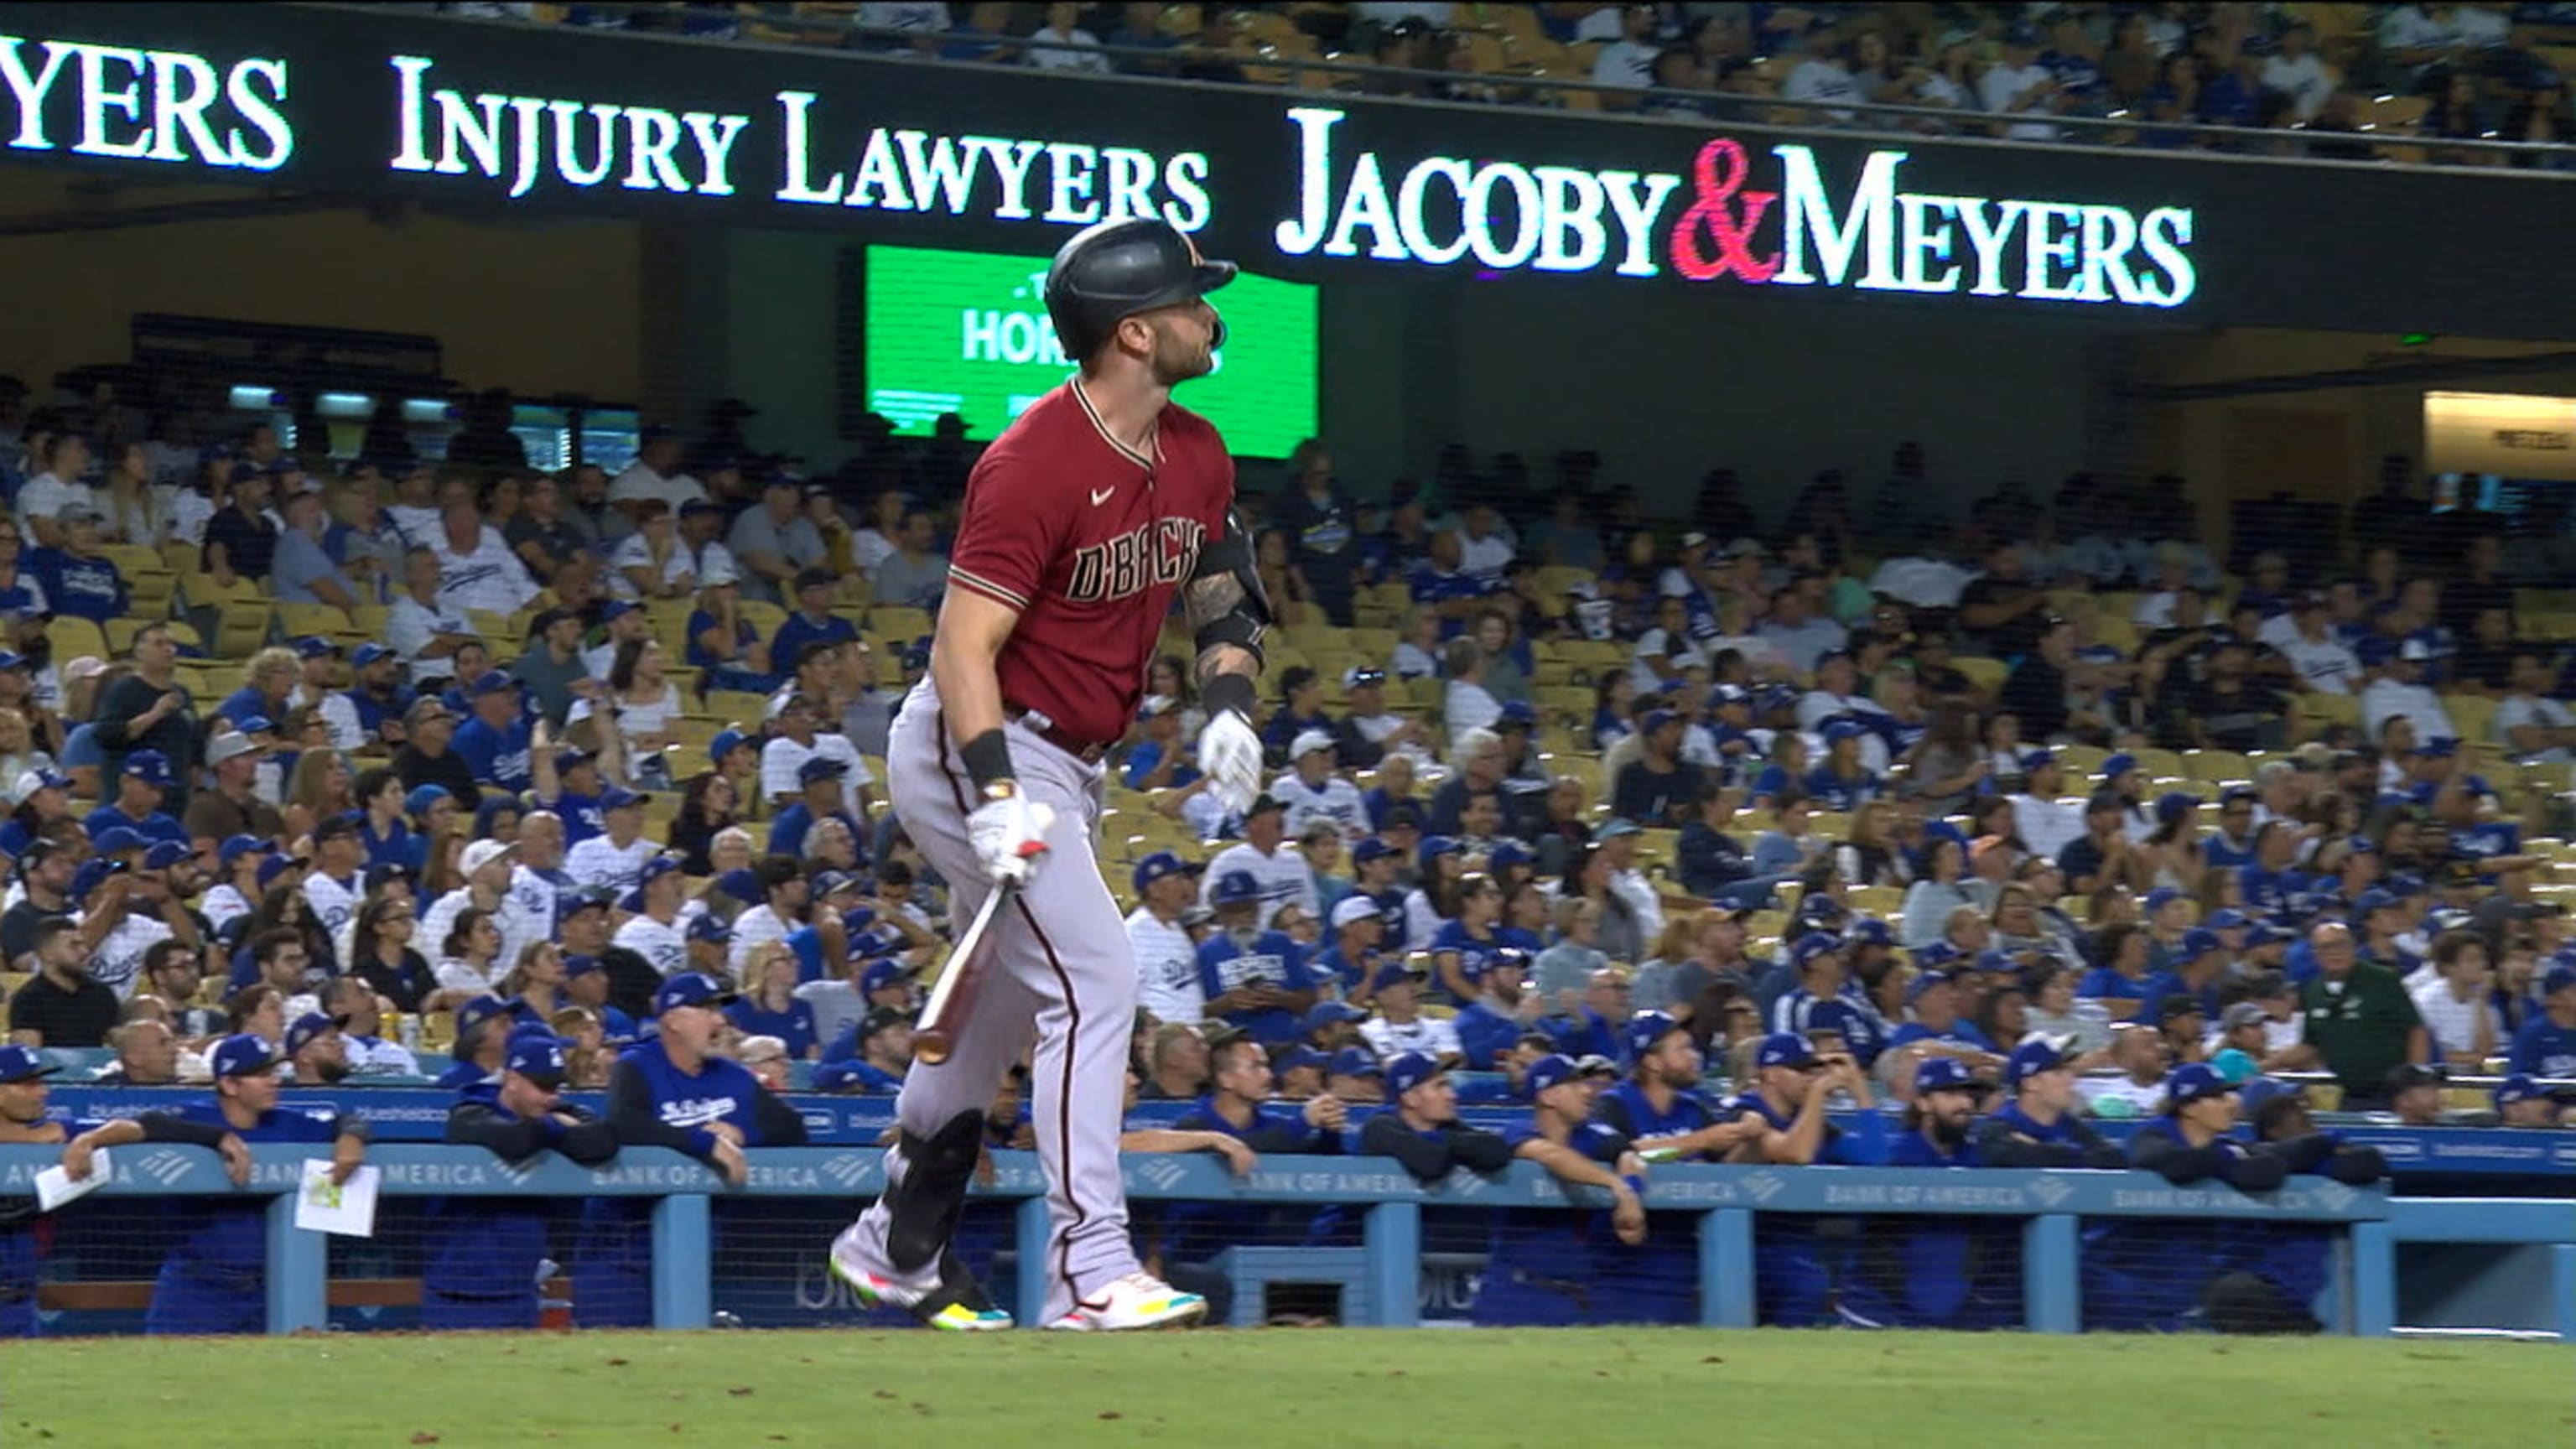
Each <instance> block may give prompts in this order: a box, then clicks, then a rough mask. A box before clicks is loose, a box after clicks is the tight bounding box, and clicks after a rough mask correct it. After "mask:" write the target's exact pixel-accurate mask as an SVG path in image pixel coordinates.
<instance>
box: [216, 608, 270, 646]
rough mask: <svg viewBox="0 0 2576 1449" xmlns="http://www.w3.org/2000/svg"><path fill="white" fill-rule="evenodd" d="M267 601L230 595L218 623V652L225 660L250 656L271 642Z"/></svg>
mask: <svg viewBox="0 0 2576 1449" xmlns="http://www.w3.org/2000/svg"><path fill="white" fill-rule="evenodd" d="M270 608H271V605H270V604H269V602H268V600H266V599H262V598H248V599H243V598H230V599H226V600H225V601H224V603H223V605H222V610H221V613H220V614H219V615H218V618H217V621H216V625H215V653H216V654H217V655H218V656H220V657H222V658H225V659H248V658H249V657H250V656H252V655H254V654H256V653H258V652H259V651H260V649H261V648H262V647H263V646H264V645H266V644H267V643H268V622H269V609H270Z"/></svg>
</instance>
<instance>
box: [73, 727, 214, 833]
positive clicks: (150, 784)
mask: <svg viewBox="0 0 2576 1449" xmlns="http://www.w3.org/2000/svg"><path fill="white" fill-rule="evenodd" d="M172 783H173V777H172V775H171V773H170V757H169V756H167V755H164V754H162V753H161V752H160V751H159V750H136V751H135V752H134V753H132V754H130V755H127V756H126V757H125V770H124V773H122V774H120V775H118V776H117V780H116V798H115V799H114V800H112V801H109V802H108V803H107V804H105V805H101V806H100V807H98V808H97V809H95V810H93V811H91V812H90V813H89V818H88V819H86V820H83V821H82V822H81V824H82V825H83V826H84V827H86V828H87V829H88V831H89V836H90V839H92V840H96V839H98V838H99V837H100V836H102V835H104V834H106V833H107V832H108V831H110V830H114V829H117V828H119V827H122V828H124V829H127V830H131V831H133V832H134V833H135V834H137V835H140V836H142V837H143V839H144V840H145V841H146V842H150V841H155V840H175V841H177V842H178V843H180V844H181V845H187V844H189V843H190V842H189V839H188V831H187V828H186V827H185V826H183V825H181V824H180V823H179V822H178V821H176V820H173V819H171V818H170V815H169V812H167V811H165V810H163V809H162V808H161V803H162V800H163V799H164V798H165V797H164V795H163V793H162V792H164V791H166V790H168V789H169V788H170V787H171V785H172Z"/></svg>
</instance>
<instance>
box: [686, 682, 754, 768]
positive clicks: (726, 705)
mask: <svg viewBox="0 0 2576 1449" xmlns="http://www.w3.org/2000/svg"><path fill="white" fill-rule="evenodd" d="M705 703H706V708H705V710H704V713H706V714H709V715H712V716H714V717H715V718H717V719H720V720H723V721H725V722H726V723H727V724H733V725H740V726H741V727H743V728H744V729H748V730H754V731H757V730H758V729H759V728H760V722H761V720H762V719H763V718H765V717H766V716H767V715H768V713H769V696H768V695H765V694H752V693H749V692H747V691H744V690H736V689H711V690H708V691H707V697H706V702H705ZM692 773H694V772H692Z"/></svg>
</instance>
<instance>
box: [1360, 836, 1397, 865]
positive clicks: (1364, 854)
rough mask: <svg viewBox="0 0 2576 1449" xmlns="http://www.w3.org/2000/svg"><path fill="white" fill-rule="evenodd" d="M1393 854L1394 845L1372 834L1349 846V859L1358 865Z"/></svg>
mask: <svg viewBox="0 0 2576 1449" xmlns="http://www.w3.org/2000/svg"><path fill="white" fill-rule="evenodd" d="M1393 854H1395V847H1394V846H1392V845H1389V844H1387V843H1386V842H1385V841H1383V840H1380V839H1378V838H1377V837H1376V836H1374V835H1372V836H1370V837H1368V838H1367V839H1365V840H1363V841H1361V842H1360V843H1359V844H1357V845H1354V846H1352V847H1351V860H1352V862H1353V863H1354V864H1358V865H1366V864H1368V863H1369V862H1370V861H1372V860H1384V859H1386V858H1387V857H1388V856H1390V855H1393Z"/></svg>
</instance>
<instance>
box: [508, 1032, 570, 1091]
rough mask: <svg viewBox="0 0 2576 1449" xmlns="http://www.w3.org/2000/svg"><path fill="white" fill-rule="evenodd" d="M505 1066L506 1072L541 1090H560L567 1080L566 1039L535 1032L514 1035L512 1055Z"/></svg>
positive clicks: (551, 1034) (511, 1047) (511, 1040)
mask: <svg viewBox="0 0 2576 1449" xmlns="http://www.w3.org/2000/svg"><path fill="white" fill-rule="evenodd" d="M501 1065H502V1067H503V1069H504V1070H507V1071H513V1072H517V1073H518V1074H519V1075H520V1076H523V1077H525V1078H527V1079H528V1080H529V1081H531V1082H534V1083H536V1084H537V1085H538V1086H540V1087H545V1088H548V1089H549V1090H551V1089H553V1088H556V1087H560V1086H562V1085H563V1081H564V1044H563V1039H562V1038H561V1037H558V1036H556V1035H554V1034H553V1033H551V1032H548V1033H546V1034H545V1035H542V1036H540V1035H538V1034H536V1033H534V1032H531V1033H529V1034H528V1035H526V1036H514V1037H512V1038H510V1054H509V1055H508V1056H507V1057H505V1058H503V1059H502V1062H501Z"/></svg>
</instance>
